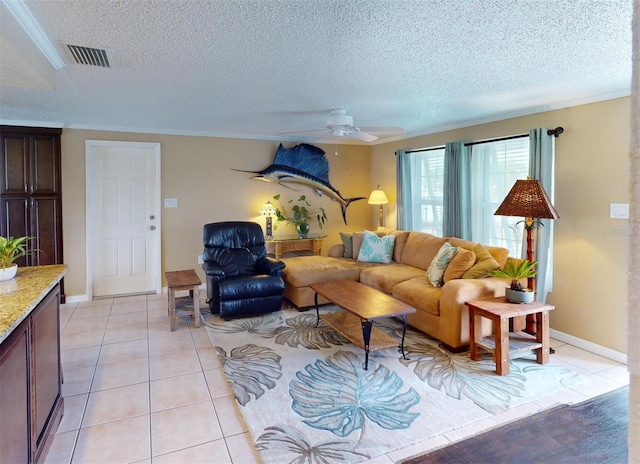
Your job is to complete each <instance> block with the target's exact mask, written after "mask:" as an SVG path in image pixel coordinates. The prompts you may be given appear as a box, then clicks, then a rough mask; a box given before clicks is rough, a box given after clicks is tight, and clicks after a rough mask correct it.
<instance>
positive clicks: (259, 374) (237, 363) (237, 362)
mask: <svg viewBox="0 0 640 464" xmlns="http://www.w3.org/2000/svg"><path fill="white" fill-rule="evenodd" d="M216 351H217V353H218V357H219V358H220V361H221V362H222V366H223V368H224V373H225V374H226V375H227V378H228V379H229V383H230V384H231V387H232V388H233V391H234V392H235V395H236V400H237V401H238V403H240V404H241V405H242V406H244V405H245V404H247V403H248V402H249V401H250V400H251V397H252V396H253V397H254V398H255V399H258V398H260V397H261V396H262V395H263V394H264V392H265V388H267V389H272V388H274V387H275V386H276V382H275V380H277V379H279V378H280V377H281V376H282V366H281V365H280V359H281V358H280V355H278V354H277V353H276V352H275V351H273V350H272V349H271V348H266V347H262V346H256V345H251V344H250V345H244V346H239V347H237V348H234V349H232V350H231V353H230V354H229V355H227V353H226V352H225V351H224V350H223V349H222V348H220V347H218V346H216ZM263 387H264V388H263Z"/></svg>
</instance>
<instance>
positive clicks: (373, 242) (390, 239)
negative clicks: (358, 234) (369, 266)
mask: <svg viewBox="0 0 640 464" xmlns="http://www.w3.org/2000/svg"><path fill="white" fill-rule="evenodd" d="M395 240H396V237H395V235H385V236H383V237H378V236H377V235H376V234H374V233H372V232H369V231H368V230H365V231H364V236H363V239H362V246H361V247H360V252H359V253H358V261H363V262H367V263H385V264H386V263H390V262H391V260H392V259H393V245H394V243H395Z"/></svg>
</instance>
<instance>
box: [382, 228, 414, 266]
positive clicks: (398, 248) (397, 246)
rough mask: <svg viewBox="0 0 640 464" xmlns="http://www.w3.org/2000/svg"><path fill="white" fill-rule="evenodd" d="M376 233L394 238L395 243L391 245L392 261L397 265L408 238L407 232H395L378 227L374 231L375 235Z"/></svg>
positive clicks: (394, 230)
mask: <svg viewBox="0 0 640 464" xmlns="http://www.w3.org/2000/svg"><path fill="white" fill-rule="evenodd" d="M378 232H382V233H384V234H385V235H393V236H395V237H396V243H394V245H393V260H394V261H395V262H396V263H399V262H400V260H401V258H402V250H404V246H405V244H406V243H407V238H409V232H408V231H406V230H396V229H388V228H386V227H378V229H377V230H376V234H377V233H378Z"/></svg>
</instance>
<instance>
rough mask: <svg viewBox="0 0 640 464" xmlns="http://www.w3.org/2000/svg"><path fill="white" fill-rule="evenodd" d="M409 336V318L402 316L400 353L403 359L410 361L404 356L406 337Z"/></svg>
mask: <svg viewBox="0 0 640 464" xmlns="http://www.w3.org/2000/svg"><path fill="white" fill-rule="evenodd" d="M406 334H407V316H405V315H404V314H403V315H402V342H401V343H400V351H401V352H402V359H409V358H407V355H406V354H404V336H405V335H406Z"/></svg>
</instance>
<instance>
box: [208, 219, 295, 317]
mask: <svg viewBox="0 0 640 464" xmlns="http://www.w3.org/2000/svg"><path fill="white" fill-rule="evenodd" d="M202 238H203V244H204V252H203V254H202V257H203V261H204V264H203V265H202V268H203V269H204V272H205V274H206V275H207V298H208V301H209V309H210V310H211V313H212V314H220V317H221V318H224V319H233V318H236V317H247V316H257V315H260V314H265V313H270V312H273V311H278V310H279V309H281V308H282V300H283V296H282V295H283V293H284V281H283V280H282V276H281V275H282V269H284V266H285V265H284V263H283V262H282V261H279V260H277V259H274V258H271V257H268V256H267V250H266V248H265V245H264V235H263V233H262V227H260V225H259V224H257V223H255V222H245V221H229V222H214V223H211V224H205V226H204V231H203V237H202Z"/></svg>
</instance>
